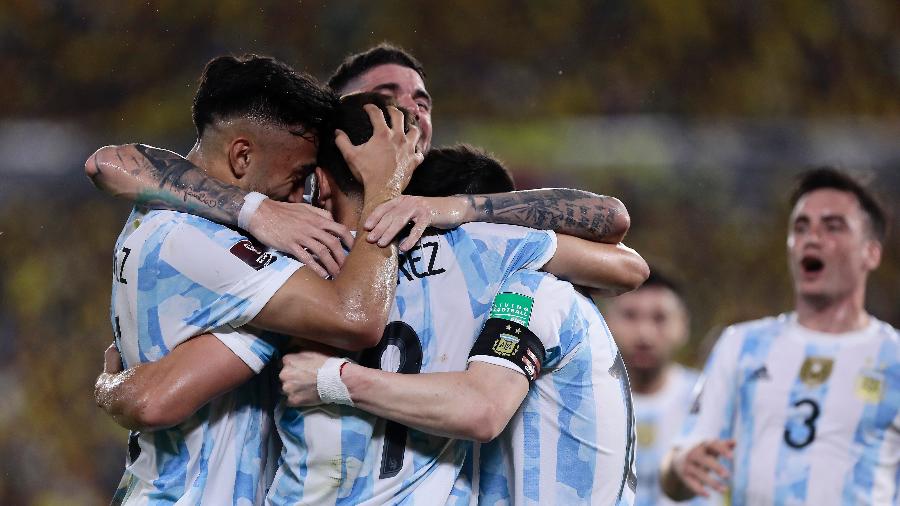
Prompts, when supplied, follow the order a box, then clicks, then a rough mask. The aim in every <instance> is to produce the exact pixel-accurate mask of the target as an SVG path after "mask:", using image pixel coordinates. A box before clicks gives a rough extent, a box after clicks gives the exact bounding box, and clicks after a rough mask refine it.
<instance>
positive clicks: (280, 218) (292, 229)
mask: <svg viewBox="0 0 900 506" xmlns="http://www.w3.org/2000/svg"><path fill="white" fill-rule="evenodd" d="M247 232H249V233H250V235H252V236H253V237H255V238H256V239H258V240H259V241H260V242H262V243H263V244H265V245H266V246H269V247H270V248H274V249H277V250H278V251H283V252H285V253H289V254H291V255H293V256H294V257H295V258H296V259H297V260H300V261H301V262H303V263H304V264H306V265H307V266H308V267H309V268H310V269H312V270H313V271H315V273H316V274H318V275H319V276H322V277H323V278H324V277H326V276H327V275H329V274H330V275H332V276H336V275H337V273H338V272H340V270H341V266H343V265H344V259H345V258H346V256H347V255H346V253H344V246H346V247H347V248H350V246H352V245H353V235H352V234H350V230H348V229H347V227H345V226H344V225H341V224H340V223H337V222H335V221H334V220H333V219H332V218H331V213H329V212H328V211H326V210H324V209H319V208H318V207H315V206H311V205H309V204H299V203H297V204H294V203H290V202H276V201H274V200H271V199H265V200H263V201H262V202H260V204H259V208H258V209H257V210H256V212H255V213H254V214H253V217H252V218H250V224H249V227H248V230H247ZM342 244H343V246H342Z"/></svg>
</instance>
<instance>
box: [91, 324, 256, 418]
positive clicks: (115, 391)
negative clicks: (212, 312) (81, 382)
mask: <svg viewBox="0 0 900 506" xmlns="http://www.w3.org/2000/svg"><path fill="white" fill-rule="evenodd" d="M110 350H112V353H110ZM118 361H119V352H118V350H116V349H115V347H114V346H110V349H108V350H107V353H106V365H105V367H104V372H103V373H102V374H100V376H99V377H98V378H97V381H96V383H95V384H94V398H95V400H96V401H97V405H98V406H100V407H101V408H103V410H104V411H106V412H107V414H109V415H110V416H111V417H112V418H113V420H115V421H116V423H118V424H119V425H121V426H122V427H125V428H126V429H130V430H142V431H146V430H156V429H164V428H167V427H172V426H174V425H177V424H179V423H181V422H183V421H185V420H186V419H188V418H189V417H190V416H191V415H193V414H194V413H195V412H196V411H197V410H198V409H200V408H201V407H202V406H204V405H205V404H206V403H208V402H209V401H210V400H212V399H214V398H215V397H217V396H219V395H221V394H223V393H225V392H228V391H230V390H232V389H234V388H236V387H238V386H240V385H242V384H243V383H245V382H247V381H248V380H250V378H252V377H253V376H254V374H256V373H255V372H254V371H253V370H252V369H250V367H248V366H247V364H245V363H244V362H243V361H242V360H241V359H240V358H238V356H237V355H235V354H234V352H233V351H231V350H230V349H229V348H228V347H227V346H225V345H224V344H223V343H222V342H221V341H219V339H218V338H216V337H215V336H213V335H212V334H203V335H200V336H197V337H195V338H192V339H189V340H187V341H185V342H183V343H181V344H180V345H178V346H176V347H175V348H174V349H173V350H172V351H171V352H170V353H169V354H167V355H166V356H164V357H162V358H161V359H160V360H158V361H155V362H148V363H144V364H140V365H137V366H135V367H132V368H130V369H127V370H125V371H122V370H121V362H118ZM114 362H118V364H114ZM116 365H117V366H118V367H116Z"/></svg>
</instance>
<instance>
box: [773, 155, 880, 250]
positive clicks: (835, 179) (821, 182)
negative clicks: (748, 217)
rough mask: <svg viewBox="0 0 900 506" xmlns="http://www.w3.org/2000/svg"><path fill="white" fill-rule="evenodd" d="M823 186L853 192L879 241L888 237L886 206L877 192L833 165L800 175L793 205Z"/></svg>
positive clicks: (792, 196)
mask: <svg viewBox="0 0 900 506" xmlns="http://www.w3.org/2000/svg"><path fill="white" fill-rule="evenodd" d="M823 188H830V189H834V190H838V191H844V192H847V193H852V194H853V195H854V196H856V200H857V201H858V202H859V206H860V207H861V208H862V210H863V212H865V213H866V215H867V216H868V217H869V228H870V230H871V232H872V235H873V236H874V237H875V239H876V240H878V241H879V242H883V241H884V239H885V237H887V230H888V223H887V214H886V213H885V210H884V207H883V206H882V205H881V203H880V202H879V200H878V198H877V197H876V196H875V194H874V193H873V192H872V191H871V190H870V189H869V188H867V187H866V186H865V185H864V184H863V183H862V182H860V181H859V180H857V179H856V178H854V177H853V176H851V175H849V174H847V173H845V172H841V171H839V170H837V169H834V168H832V167H819V168H816V169H812V170H809V171H806V172H804V173H802V174H800V175H799V177H798V179H797V186H796V187H795V188H794V191H793V193H791V207H794V206H795V205H796V204H797V202H798V201H799V200H800V199H801V198H802V197H803V196H804V195H806V194H807V193H810V192H812V191H815V190H820V189H823Z"/></svg>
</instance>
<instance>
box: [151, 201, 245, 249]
mask: <svg viewBox="0 0 900 506" xmlns="http://www.w3.org/2000/svg"><path fill="white" fill-rule="evenodd" d="M144 227H149V228H150V229H151V230H154V231H155V232H156V233H157V235H159V236H160V237H159V240H160V241H165V242H170V243H171V242H177V243H179V244H180V245H181V246H188V247H197V248H200V247H206V248H209V247H219V248H224V249H231V248H232V247H233V246H234V245H235V244H238V243H240V242H242V241H246V242H254V241H253V239H252V238H251V237H250V236H249V235H247V234H245V233H242V232H241V231H239V230H237V229H234V228H231V227H228V226H226V225H222V224H221V223H216V222H214V221H210V220H207V219H206V218H201V217H200V216H194V215H193V214H188V213H181V212H178V211H169V210H152V211H149V212H147V213H146V214H145V215H144V216H143V217H142V218H141V219H140V223H139V224H138V226H137V228H138V229H141V228H144Z"/></svg>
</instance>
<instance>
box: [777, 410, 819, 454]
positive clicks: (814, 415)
mask: <svg viewBox="0 0 900 506" xmlns="http://www.w3.org/2000/svg"><path fill="white" fill-rule="evenodd" d="M800 406H809V407H810V412H809V416H807V417H806V418H805V419H804V420H803V425H805V426H807V427H809V433H808V434H807V435H806V438H805V439H803V440H802V441H796V440H794V438H793V436H791V429H790V427H785V428H784V442H785V443H787V445H788V446H790V447H791V448H794V449H795V450H799V449H801V448H805V447H807V446H809V445H810V444H811V443H812V442H813V440H814V439H816V420H817V419H818V418H819V414H820V413H821V410H820V409H819V403H818V402H816V401H814V400H813V399H800V400H799V401H797V402H795V403H794V408H799V407H800Z"/></svg>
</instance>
